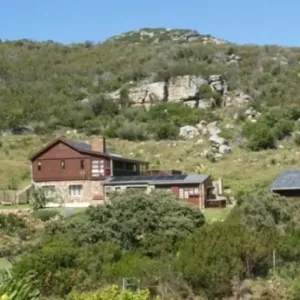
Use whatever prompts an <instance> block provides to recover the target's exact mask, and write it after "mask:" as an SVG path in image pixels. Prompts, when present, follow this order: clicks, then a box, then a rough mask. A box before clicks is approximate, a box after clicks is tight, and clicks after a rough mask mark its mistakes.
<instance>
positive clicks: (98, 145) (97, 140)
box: [92, 136, 106, 153]
mask: <svg viewBox="0 0 300 300" xmlns="http://www.w3.org/2000/svg"><path fill="white" fill-rule="evenodd" d="M92 151H95V152H101V153H106V141H105V138H104V137H102V136H93V137H92Z"/></svg>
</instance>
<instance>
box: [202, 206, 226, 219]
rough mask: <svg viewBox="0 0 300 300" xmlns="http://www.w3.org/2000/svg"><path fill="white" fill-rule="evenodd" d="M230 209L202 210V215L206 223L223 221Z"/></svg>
mask: <svg viewBox="0 0 300 300" xmlns="http://www.w3.org/2000/svg"><path fill="white" fill-rule="evenodd" d="M230 210H231V207H226V208H210V209H206V210H204V212H203V214H204V217H205V220H206V222H207V223H212V222H216V221H224V220H225V219H226V218H227V216H228V214H229V212H230Z"/></svg>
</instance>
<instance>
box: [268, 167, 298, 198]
mask: <svg viewBox="0 0 300 300" xmlns="http://www.w3.org/2000/svg"><path fill="white" fill-rule="evenodd" d="M269 189H270V191H272V192H274V193H278V194H280V195H282V196H285V197H288V198H295V199H299V200H300V170H287V171H284V172H282V173H281V174H279V175H278V176H277V177H276V178H275V180H274V181H273V183H272V184H271V185H270V186H269Z"/></svg>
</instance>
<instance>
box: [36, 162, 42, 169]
mask: <svg viewBox="0 0 300 300" xmlns="http://www.w3.org/2000/svg"><path fill="white" fill-rule="evenodd" d="M37 169H38V171H41V170H42V163H41V162H40V161H39V162H38V165H37Z"/></svg>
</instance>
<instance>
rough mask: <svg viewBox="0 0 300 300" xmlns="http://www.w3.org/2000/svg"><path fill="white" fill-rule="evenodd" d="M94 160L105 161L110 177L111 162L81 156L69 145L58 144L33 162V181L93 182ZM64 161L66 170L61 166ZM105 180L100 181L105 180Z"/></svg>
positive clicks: (107, 173) (96, 157)
mask: <svg viewBox="0 0 300 300" xmlns="http://www.w3.org/2000/svg"><path fill="white" fill-rule="evenodd" d="M92 159H104V160H105V171H106V176H109V175H110V161H109V159H107V158H106V157H103V158H102V157H98V156H95V157H92V156H89V155H87V154H81V153H80V152H78V151H76V150H74V149H72V148H70V147H69V146H68V145H66V144H64V143H62V142H58V143H57V144H55V145H53V147H51V148H50V149H48V150H47V151H45V152H44V153H42V154H41V155H40V156H38V157H37V158H36V159H35V160H34V161H33V163H32V168H33V169H32V175H33V180H34V181H36V182H40V181H63V180H91V163H92ZM62 161H64V164H65V168H64V169H63V168H62V165H61V164H62ZM81 161H83V164H84V169H81ZM39 162H40V164H41V170H38V164H39ZM104 178H105V177H104ZM104 178H103V177H102V178H99V179H100V180H103V179H104Z"/></svg>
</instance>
